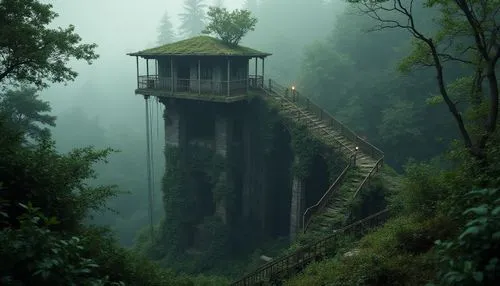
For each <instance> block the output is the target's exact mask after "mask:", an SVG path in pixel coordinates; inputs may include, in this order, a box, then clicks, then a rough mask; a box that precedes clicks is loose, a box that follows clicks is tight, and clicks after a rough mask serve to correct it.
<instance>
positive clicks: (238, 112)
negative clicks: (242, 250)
mask: <svg viewBox="0 0 500 286" xmlns="http://www.w3.org/2000/svg"><path fill="white" fill-rule="evenodd" d="M128 55H130V56H135V57H136V63H137V88H136V89H135V94H139V95H143V96H144V98H145V99H146V126H147V128H146V132H149V131H148V130H150V129H151V128H150V125H149V124H150V123H148V122H150V121H149V119H148V116H149V114H150V113H149V111H148V102H150V100H151V99H152V98H157V99H158V100H159V102H161V103H162V104H163V105H164V107H165V112H164V114H163V117H164V122H165V160H166V164H165V165H166V174H165V177H164V178H166V179H164V180H170V181H169V182H164V186H165V187H164V190H163V201H164V207H165V210H166V212H167V213H168V215H167V216H166V219H165V222H164V223H165V229H171V230H172V231H171V232H167V234H165V236H166V237H165V240H166V241H169V242H171V241H176V243H175V245H176V247H177V248H178V249H177V250H180V251H185V252H186V253H199V251H203V250H206V248H207V247H206V245H205V244H206V243H207V242H209V241H211V240H213V239H211V238H210V235H211V232H213V227H214V225H213V224H210V226H208V225H209V224H208V222H214V221H215V222H216V223H218V224H219V226H220V227H221V228H223V229H235V228H236V227H238V226H241V225H245V223H244V221H245V220H249V219H250V218H252V217H254V214H256V215H259V216H263V213H264V212H263V211H261V210H260V209H259V204H258V203H252V201H251V198H254V200H257V199H256V198H258V196H257V195H255V194H256V193H259V194H260V193H263V192H262V191H261V190H262V186H261V185H259V181H258V180H256V179H255V178H256V177H262V176H263V175H262V174H261V173H262V167H261V165H262V164H260V165H259V164H257V162H256V160H257V159H259V158H262V157H263V155H260V153H259V152H262V150H261V149H262V148H259V145H258V144H255V137H256V135H257V134H258V132H259V129H258V126H257V123H256V120H257V118H256V116H255V113H253V112H252V108H251V106H252V104H254V105H255V103H251V100H250V98H253V96H252V95H253V94H259V93H262V92H263V91H262V88H263V87H264V71H265V70H264V61H265V58H266V57H267V56H269V55H270V54H269V53H264V52H260V51H257V50H254V49H251V48H247V47H242V46H231V45H228V44H226V43H225V42H223V41H221V40H219V39H216V38H212V37H209V36H198V37H194V38H190V39H187V40H183V41H179V42H175V43H171V44H167V45H163V46H160V47H156V48H152V49H147V50H144V51H140V52H136V53H130V54H128ZM252 60H254V62H253V61H252ZM259 62H260V64H259ZM144 66H145V68H144ZM149 137H150V134H149V133H148V138H149ZM148 142H149V139H148ZM149 146H150V145H149V143H148V148H150V147H149ZM150 154H151V153H150V152H148V156H149V157H148V158H149V159H148V160H152V159H151V155H150ZM148 165H149V166H151V165H153V164H148ZM150 193H151V191H150ZM260 196H263V195H262V194H261V195H260ZM150 199H151V195H150ZM151 201H152V199H151ZM151 201H150V203H151ZM260 205H262V203H261V204H260ZM260 208H262V207H261V206H260ZM150 215H151V216H152V214H151V213H150ZM256 215H255V216H256ZM260 221H262V222H265V221H266V220H265V219H264V218H263V217H262V218H261V219H260ZM284 223H286V220H284ZM219 236H220V235H219ZM214 239H215V238H214Z"/></svg>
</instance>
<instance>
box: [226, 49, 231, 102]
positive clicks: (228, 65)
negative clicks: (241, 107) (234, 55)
mask: <svg viewBox="0 0 500 286" xmlns="http://www.w3.org/2000/svg"><path fill="white" fill-rule="evenodd" d="M230 78H231V60H230V59H229V58H227V96H228V97H229V96H230V95H231V91H230V85H229V79H230Z"/></svg>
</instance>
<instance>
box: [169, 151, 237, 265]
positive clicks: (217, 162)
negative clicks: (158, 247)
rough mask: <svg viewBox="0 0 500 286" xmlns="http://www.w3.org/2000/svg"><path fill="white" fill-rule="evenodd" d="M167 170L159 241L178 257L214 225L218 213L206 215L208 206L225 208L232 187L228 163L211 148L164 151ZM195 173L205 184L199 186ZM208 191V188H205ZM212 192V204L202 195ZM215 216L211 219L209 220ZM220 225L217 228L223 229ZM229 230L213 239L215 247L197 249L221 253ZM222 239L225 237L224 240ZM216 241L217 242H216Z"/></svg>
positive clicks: (222, 225) (170, 253) (210, 240)
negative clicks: (222, 244) (200, 175)
mask: <svg viewBox="0 0 500 286" xmlns="http://www.w3.org/2000/svg"><path fill="white" fill-rule="evenodd" d="M165 158H166V170H165V175H164V178H163V200H164V207H165V220H164V225H163V227H162V230H163V234H162V236H163V239H162V240H161V241H160V243H162V244H163V245H165V246H166V247H167V250H166V252H167V253H166V255H167V260H168V257H173V256H176V255H177V254H179V253H182V251H184V250H186V249H187V248H189V247H191V246H193V245H194V244H195V243H196V242H195V240H199V239H197V238H196V237H195V236H199V235H202V233H203V232H204V231H203V230H204V229H207V227H208V228H210V225H211V226H213V225H214V223H215V221H220V219H218V218H217V219H218V220H217V219H215V217H216V215H215V211H214V213H212V214H211V215H210V214H208V215H207V213H206V212H207V209H206V204H207V203H210V204H213V205H219V204H222V205H223V206H224V207H225V205H226V203H227V202H226V198H227V197H229V193H230V192H231V188H230V187H229V186H228V184H227V178H226V176H225V173H226V172H227V164H226V162H225V158H224V157H223V156H221V155H220V154H216V153H215V152H214V151H213V150H212V149H210V148H208V147H205V146H197V145H194V144H193V145H189V146H188V147H187V149H186V150H182V149H181V148H179V147H176V146H167V147H166V148H165ZM193 174H204V175H205V176H206V178H207V181H206V182H205V183H206V185H200V184H199V183H197V182H196V181H197V180H196V179H194V178H193ZM204 188H207V189H204ZM210 191H211V192H212V193H213V196H212V197H213V201H212V202H204V201H202V200H203V199H202V198H203V196H202V192H210ZM207 217H212V218H213V219H212V220H209V219H207ZM224 226H225V225H224V224H222V223H221V225H219V226H218V227H217V228H218V229H219V230H221V228H224ZM224 233H227V230H224V231H223V230H221V232H220V234H221V235H217V236H214V235H212V236H211V237H212V238H213V239H209V240H208V241H209V242H210V243H213V244H214V246H210V245H209V246H206V243H207V242H202V243H201V244H200V245H196V247H202V248H204V249H205V250H206V251H205V252H207V251H208V253H207V254H206V255H204V256H206V257H210V256H211V254H210V252H211V251H217V252H220V248H219V247H215V245H220V244H221V243H222V242H224V241H226V240H227V235H222V234H224ZM221 236H222V237H221ZM214 238H217V239H214Z"/></svg>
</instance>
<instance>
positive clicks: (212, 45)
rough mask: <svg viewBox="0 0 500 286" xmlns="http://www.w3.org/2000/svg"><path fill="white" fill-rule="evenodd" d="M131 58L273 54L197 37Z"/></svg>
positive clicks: (140, 53)
mask: <svg viewBox="0 0 500 286" xmlns="http://www.w3.org/2000/svg"><path fill="white" fill-rule="evenodd" d="M128 55H130V56H141V57H155V56H235V57H238V56H239V57H267V56H270V55H271V54H269V53H264V52H261V51H257V50H254V49H251V48H247V47H243V46H239V45H238V46H231V45H228V44H227V43H225V42H224V41H222V40H219V39H216V38H212V37H209V36H197V37H193V38H189V39H186V40H182V41H179V42H175V43H171V44H166V45H163V46H159V47H156V48H152V49H147V50H143V51H140V52H136V53H129V54H128Z"/></svg>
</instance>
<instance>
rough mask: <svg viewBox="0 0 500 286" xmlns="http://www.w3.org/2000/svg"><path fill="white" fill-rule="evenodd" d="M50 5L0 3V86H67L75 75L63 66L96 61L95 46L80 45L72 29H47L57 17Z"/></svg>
mask: <svg viewBox="0 0 500 286" xmlns="http://www.w3.org/2000/svg"><path fill="white" fill-rule="evenodd" d="M51 8H52V6H51V5H50V4H42V3H40V2H39V1H36V0H4V1H1V2H0V27H1V28H0V56H1V58H0V83H1V84H6V81H7V80H10V81H9V83H10V84H20V83H29V84H34V85H36V86H37V87H46V86H47V83H48V82H67V81H71V80H73V79H74V78H75V77H76V76H77V73H76V72H75V71H73V70H72V69H71V68H69V67H68V66H67V65H66V64H67V63H68V62H69V60H70V59H71V58H75V59H77V60H80V59H83V60H86V61H87V62H88V63H91V62H92V60H95V59H97V57H98V56H97V55H96V54H95V53H94V49H95V48H96V46H97V45H95V44H80V41H81V38H80V36H79V35H78V34H76V33H75V32H74V31H75V27H74V26H71V25H70V26H69V27H68V28H65V29H63V28H57V29H50V28H48V25H49V24H50V23H51V22H52V20H53V19H54V18H56V17H57V14H56V13H55V12H53V11H52V10H51Z"/></svg>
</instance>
